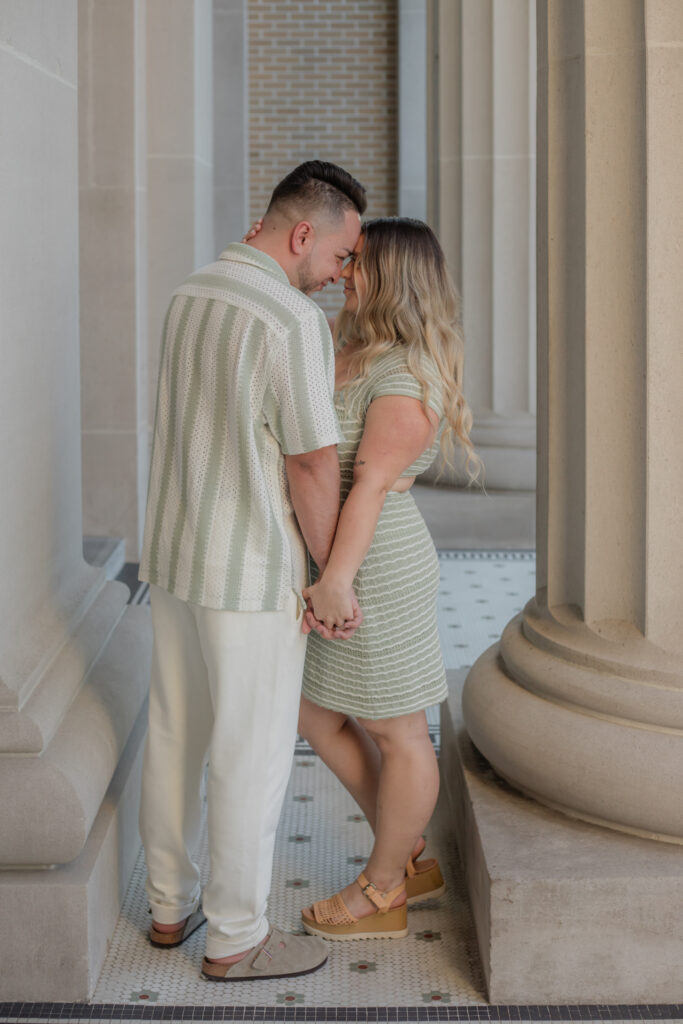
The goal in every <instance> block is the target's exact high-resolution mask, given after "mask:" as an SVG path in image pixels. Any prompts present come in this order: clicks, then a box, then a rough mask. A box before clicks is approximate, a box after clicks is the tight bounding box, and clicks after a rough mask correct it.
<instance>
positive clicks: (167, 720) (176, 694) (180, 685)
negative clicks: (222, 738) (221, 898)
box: [140, 586, 213, 925]
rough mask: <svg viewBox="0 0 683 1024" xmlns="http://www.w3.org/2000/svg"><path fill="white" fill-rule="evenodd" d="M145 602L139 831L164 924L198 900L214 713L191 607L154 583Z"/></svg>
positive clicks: (157, 915) (157, 914)
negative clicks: (203, 796) (147, 658)
mask: <svg viewBox="0 0 683 1024" xmlns="http://www.w3.org/2000/svg"><path fill="white" fill-rule="evenodd" d="M150 604H151V608H152V623H153V627H154V653H153V658H152V678H151V683H150V696H149V702H150V703H149V732H148V736H147V743H146V746H145V755H144V766H143V776H142V800H141V806H140V832H141V835H142V840H143V844H144V847H145V857H146V859H147V895H148V898H149V902H150V906H151V908H152V916H153V919H154V921H155V922H156V923H158V924H162V925H171V924H175V923H176V922H178V921H181V920H183V919H184V918H186V917H188V916H189V915H190V914H191V913H193V911H194V910H195V909H196V907H197V904H198V903H199V898H200V883H199V868H198V866H197V864H196V863H195V862H194V860H193V859H192V858H193V854H194V851H195V848H196V845H197V841H198V839H199V825H200V818H201V800H200V785H201V777H202V769H203V765H204V758H205V755H206V750H207V748H208V744H209V738H210V735H211V728H212V724H213V709H212V705H211V694H210V690H209V683H208V676H207V671H206V665H205V664H204V661H203V658H202V653H201V647H200V643H199V636H198V632H197V624H196V622H195V618H194V614H193V612H192V609H191V608H190V606H189V605H188V604H186V603H185V602H184V601H180V600H178V598H176V597H173V596H172V595H171V594H168V593H166V591H165V590H161V589H160V588H159V587H155V586H151V587H150Z"/></svg>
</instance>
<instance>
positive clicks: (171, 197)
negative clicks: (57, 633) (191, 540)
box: [142, 0, 216, 502]
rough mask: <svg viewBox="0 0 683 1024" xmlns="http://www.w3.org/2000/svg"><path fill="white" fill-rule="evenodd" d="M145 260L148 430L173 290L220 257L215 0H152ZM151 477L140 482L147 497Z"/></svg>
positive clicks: (149, 5) (148, 30) (149, 13)
mask: <svg viewBox="0 0 683 1024" xmlns="http://www.w3.org/2000/svg"><path fill="white" fill-rule="evenodd" d="M145 6H146V55H147V176H148V183H149V204H148V216H147V237H148V243H149V252H148V263H147V267H146V273H147V280H148V282H149V303H148V307H147V308H148V329H149V380H148V396H147V401H148V403H149V408H150V417H149V425H150V430H151V427H152V426H153V420H154V405H155V401H156V386H157V371H158V366H159V352H160V344H161V331H162V328H163V322H164V316H165V314H166V309H167V308H168V303H169V300H170V297H171V294H172V292H173V289H174V288H176V287H177V285H178V284H180V283H181V282H182V281H184V280H185V278H186V277H187V275H188V274H190V273H191V272H192V271H193V270H194V269H196V268H197V267H199V266H202V265H204V264H206V263H210V262H212V261H213V260H214V259H215V258H216V253H215V251H214V238H213V219H214V210H213V207H214V195H213V188H214V179H213V98H214V97H213V75H212V64H213V8H212V3H211V0H189V2H188V0H147V2H146V5H145ZM146 493H147V479H146V478H145V481H144V487H143V488H142V500H143V502H144V500H145V497H146Z"/></svg>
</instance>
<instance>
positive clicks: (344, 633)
mask: <svg viewBox="0 0 683 1024" xmlns="http://www.w3.org/2000/svg"><path fill="white" fill-rule="evenodd" d="M304 593H306V591H304ZM306 605H307V608H306V611H305V612H304V616H303V622H302V624H301V632H302V633H303V634H304V635H307V634H308V633H310V632H311V631H312V630H315V631H316V633H319V634H320V636H321V637H322V638H323V640H348V639H349V637H351V636H353V634H354V633H355V632H356V630H357V629H358V627H359V626H360V625H361V623H362V622H363V612H362V610H361V608H360V605H359V604H358V600H357V598H356V595H355V594H354V593H353V591H351V606H352V617H351V618H350V619H347V620H346V621H345V622H344V625H343V626H341V627H335V628H333V629H328V627H327V626H326V625H325V623H324V622H321V621H320V620H319V619H316V617H315V615H314V613H313V605H312V603H311V600H310V598H308V599H307V601H306Z"/></svg>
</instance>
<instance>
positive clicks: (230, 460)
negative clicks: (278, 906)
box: [140, 161, 365, 981]
mask: <svg viewBox="0 0 683 1024" xmlns="http://www.w3.org/2000/svg"><path fill="white" fill-rule="evenodd" d="M364 209H365V190H364V189H363V187H362V186H361V185H360V184H359V183H358V182H357V181H356V180H355V179H354V178H352V177H351V175H349V174H348V173H347V172H346V171H344V170H342V169H341V168H339V167H336V166H335V165H334V164H328V163H323V162H320V161H309V162H308V163H305V164H302V165H301V166H300V167H298V168H296V170H294V171H292V172H291V174H289V175H288V176H287V177H286V178H285V179H284V180H283V181H282V182H280V184H279V185H278V186H277V188H276V189H275V191H274V193H273V196H272V199H271V202H270V205H269V207H268V211H267V213H266V216H265V217H264V221H263V228H262V230H261V232H260V233H259V235H258V237H257V238H255V239H254V240H253V243H252V244H248V245H245V244H240V243H237V244H233V245H230V246H228V248H227V249H226V250H225V252H223V253H222V254H221V257H220V259H219V260H218V261H217V262H216V263H213V264H211V265H210V266H208V267H204V268H203V269H201V270H199V271H197V272H196V273H194V274H192V275H191V276H190V277H189V278H188V280H187V281H186V282H185V283H184V284H183V285H181V286H180V287H179V288H178V289H177V290H176V292H175V294H174V296H173V299H172V301H171V304H170V307H169V310H168V313H167V316H166V323H165V325H164V338H163V348H162V355H161V365H160V371H159V385H158V396H157V411H156V422H155V429H154V443H153V449H152V461H151V469H150V485H149V495H148V501H147V513H146V519H145V535H144V543H143V552H142V558H141V564H140V578H141V579H143V580H147V581H149V583H150V595H151V608H152V623H153V627H154V655H153V665H152V680H151V686H150V710H149V735H148V739H147V745H146V749H145V760H144V768H143V786H142V803H141V810H140V829H141V833H142V838H143V843H144V847H145V854H146V858H147V868H148V881H147V893H148V897H149V901H150V905H151V910H152V915H153V924H152V928H151V931H150V938H151V940H152V941H153V942H154V943H155V944H156V945H160V946H174V945H178V944H179V943H180V942H182V941H184V939H185V938H187V937H188V936H189V935H190V934H192V932H193V931H194V930H195V929H196V928H197V927H199V925H201V924H203V922H204V920H205V919H206V920H207V921H208V931H207V943H206V956H205V958H204V961H203V964H202V972H203V974H204V976H205V977H207V978H210V979H213V980H221V981H233V980H235V981H237V980H240V981H241V980H246V979H250V978H269V977H284V976H287V975H290V974H303V973H307V972H309V971H313V970H316V969H317V968H318V967H320V966H322V964H323V963H324V962H325V959H326V952H325V948H324V944H322V943H320V940H317V939H310V938H308V937H302V936H293V935H289V934H286V933H283V932H280V931H279V930H278V929H270V927H269V925H268V922H267V920H266V916H265V911H266V902H267V898H268V892H269V889H270V878H271V872H272V861H273V850H274V842H275V830H276V827H277V823H278V819H279V816H280V811H281V807H282V801H283V798H284V793H285V789H286V785H287V779H288V776H289V772H290V767H291V760H292V753H293V747H294V741H295V738H296V724H297V714H298V706H299V692H300V686H301V676H302V671H303V661H304V654H305V635H304V633H305V632H307V631H308V626H307V625H305V624H303V617H302V611H303V610H304V609H305V603H304V602H303V598H302V597H301V591H302V589H303V587H305V585H306V564H307V563H306V551H305V546H307V547H308V549H309V551H310V552H311V555H312V557H313V558H314V559H315V560H316V562H317V563H318V564H319V565H320V566H321V567H322V566H324V564H325V562H326V560H327V556H328V554H329V549H330V547H331V543H332V538H333V535H334V530H335V526H336V521H337V515H338V512H339V463H338V460H337V453H336V445H337V443H338V442H339V441H340V440H342V436H341V434H340V432H339V425H338V423H337V419H336V416H335V412H334V406H333V401H332V396H333V390H334V355H333V350H332V343H331V337H330V332H329V327H328V325H327V321H326V319H325V317H324V315H323V313H322V311H321V310H320V309H319V308H318V307H317V306H316V305H315V303H314V302H313V301H312V300H311V299H309V298H308V297H307V295H309V294H311V293H312V292H315V291H318V290H320V289H321V288H323V287H325V285H327V284H329V283H330V282H336V281H337V280H338V279H339V276H340V271H341V268H342V265H343V263H344V260H345V259H346V258H347V256H348V255H349V254H350V253H351V252H352V251H353V248H354V246H355V244H356V241H357V239H358V236H359V233H360V214H361V213H362V212H363V211H364ZM297 520H298V526H297ZM300 531H301V532H300ZM301 534H303V539H302V536H301ZM304 540H305V545H304ZM354 602H355V599H354ZM354 609H357V604H355V603H354ZM359 622H360V613H358V612H356V613H355V619H354V620H353V621H351V622H350V623H349V624H348V630H347V632H348V633H349V635H350V632H352V630H353V628H354V627H355V626H356V625H358V623H359ZM302 624H303V625H302ZM207 751H208V755H209V774H208V788H207V799H208V828H209V852H210V873H211V878H210V882H209V884H208V885H207V887H206V889H205V890H204V893H203V898H202V903H203V912H202V907H200V883H199V871H198V868H197V865H196V864H195V863H194V862H193V860H192V858H191V851H192V850H193V848H194V847H195V845H196V840H197V834H198V830H199V822H200V810H201V806H200V796H199V790H200V783H201V778H202V774H203V769H204V765H205V758H206V754H207ZM204 914H205V915H206V918H205V917H204Z"/></svg>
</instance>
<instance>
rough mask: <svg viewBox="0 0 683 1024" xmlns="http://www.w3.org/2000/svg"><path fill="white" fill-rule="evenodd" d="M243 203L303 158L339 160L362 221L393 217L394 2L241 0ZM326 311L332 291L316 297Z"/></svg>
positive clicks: (262, 199) (336, 292)
mask: <svg viewBox="0 0 683 1024" xmlns="http://www.w3.org/2000/svg"><path fill="white" fill-rule="evenodd" d="M248 5H249V7H248V10H249V188H250V194H249V201H250V202H249V205H250V211H251V216H252V218H255V217H257V216H258V215H259V214H261V213H262V212H263V210H264V209H265V207H266V204H267V202H268V199H269V197H270V193H271V192H272V190H273V186H274V185H275V184H276V182H277V181H278V180H279V179H280V178H282V177H283V176H284V175H285V174H286V173H287V172H288V171H289V170H291V169H292V168H293V167H295V166H296V165H297V164H298V163H301V162H302V161H303V160H311V159H316V158H317V159H321V160H331V161H333V162H334V163H337V164H341V166H342V167H345V168H346V169H347V170H348V171H350V172H351V173H352V174H354V175H355V177H357V178H358V179H359V180H360V181H362V182H363V184H364V185H365V187H366V188H367V190H368V209H367V212H366V217H380V216H394V215H395V214H396V213H397V172H398V166H397V164H398V141H397V120H398V96H397V17H398V15H397V0H248ZM316 299H317V300H318V301H319V302H320V304H321V305H322V306H323V308H324V309H325V310H326V311H328V312H334V311H336V310H337V309H338V308H339V307H340V305H341V302H342V301H343V300H342V299H341V289H340V288H338V287H337V288H333V287H332V286H330V287H328V288H326V289H325V291H324V292H322V293H320V294H319V295H318V296H316Z"/></svg>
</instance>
